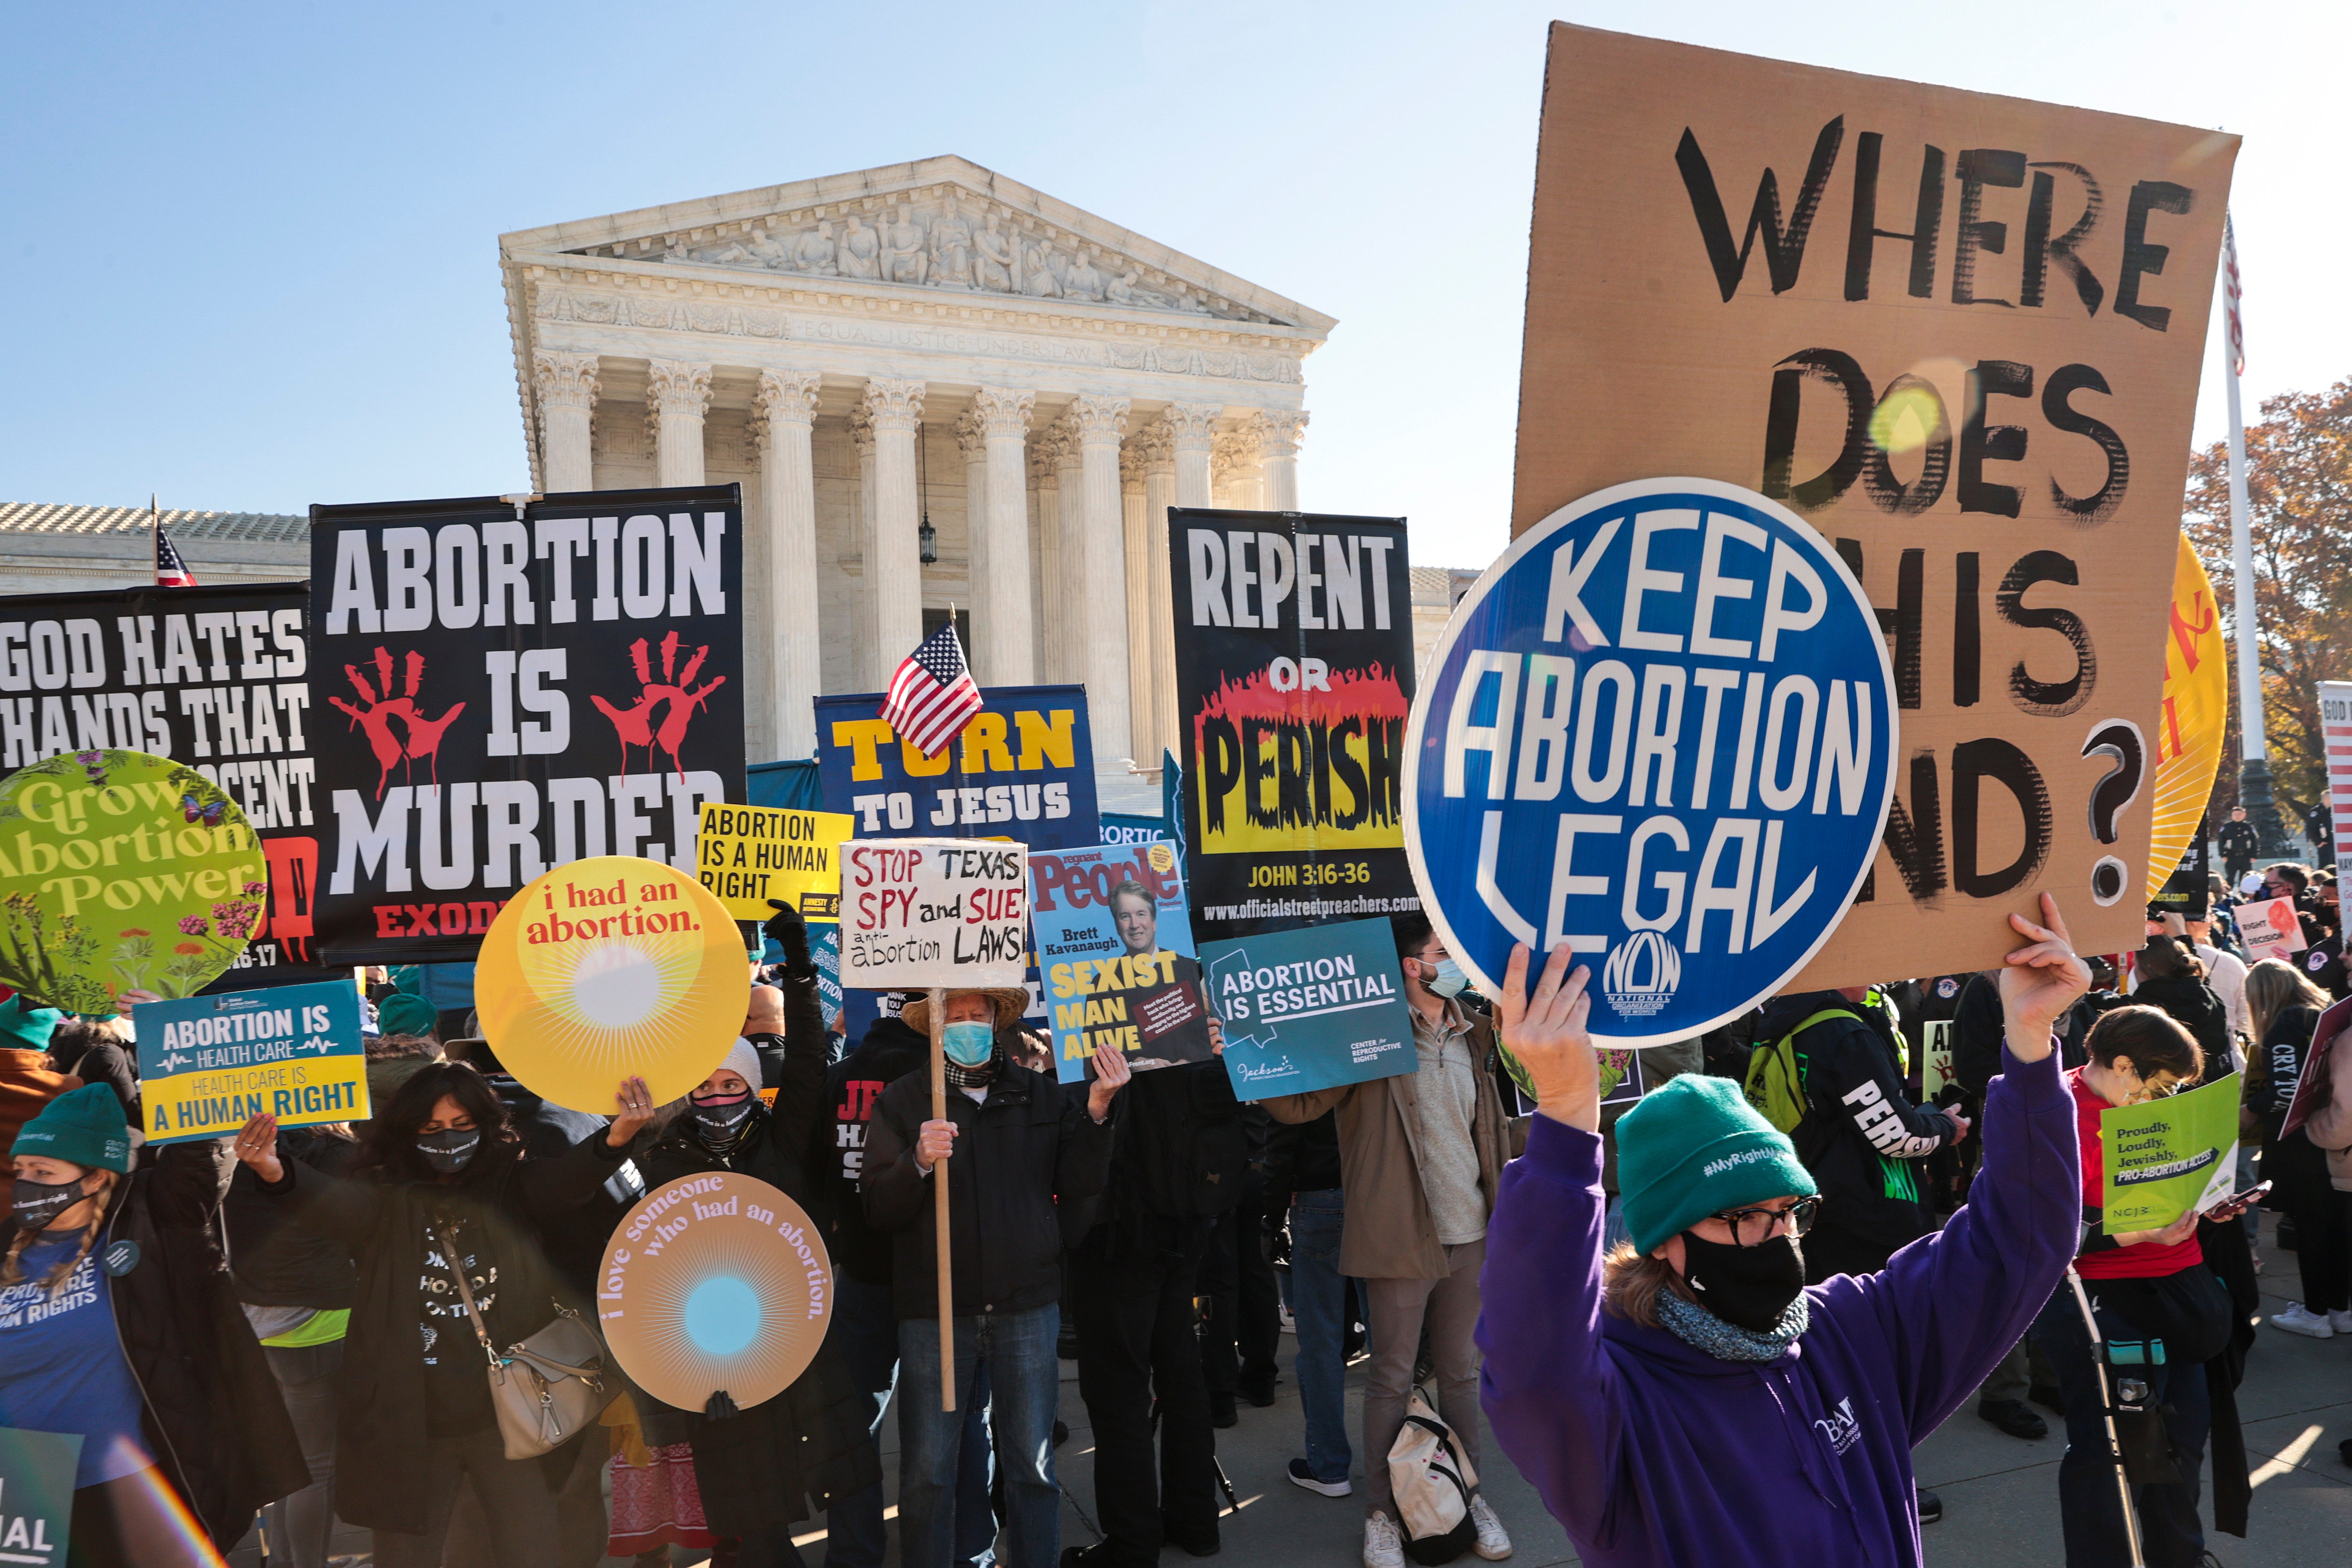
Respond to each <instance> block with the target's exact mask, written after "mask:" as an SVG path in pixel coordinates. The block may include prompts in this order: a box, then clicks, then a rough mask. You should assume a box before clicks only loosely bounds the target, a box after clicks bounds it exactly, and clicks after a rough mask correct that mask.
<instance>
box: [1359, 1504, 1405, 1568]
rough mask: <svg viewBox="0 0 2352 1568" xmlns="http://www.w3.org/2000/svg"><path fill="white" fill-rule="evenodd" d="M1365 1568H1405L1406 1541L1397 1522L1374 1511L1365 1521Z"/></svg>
mask: <svg viewBox="0 0 2352 1568" xmlns="http://www.w3.org/2000/svg"><path fill="white" fill-rule="evenodd" d="M1364 1568H1404V1539H1403V1537H1402V1536H1400V1535H1399V1534H1397V1527H1396V1521H1394V1520H1392V1519H1391V1518H1390V1517H1389V1516H1388V1515H1387V1514H1384V1513H1381V1512H1378V1511H1374V1512H1372V1513H1370V1514H1368V1515H1366V1516H1365V1519H1364Z"/></svg>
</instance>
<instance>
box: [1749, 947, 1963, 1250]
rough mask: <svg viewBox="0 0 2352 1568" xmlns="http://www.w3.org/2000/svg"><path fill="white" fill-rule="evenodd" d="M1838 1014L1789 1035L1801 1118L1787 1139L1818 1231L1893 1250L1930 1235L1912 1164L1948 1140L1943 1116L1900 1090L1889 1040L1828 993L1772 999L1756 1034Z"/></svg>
mask: <svg viewBox="0 0 2352 1568" xmlns="http://www.w3.org/2000/svg"><path fill="white" fill-rule="evenodd" d="M1834 1007H1843V1008H1845V1009H1846V1011H1845V1012H1844V1013H1843V1014H1842V1015H1841V1016H1836V1017H1832V1018H1828V1019H1825V1020H1823V1021H1822V1022H1821V1023H1818V1024H1815V1025H1814V1026H1812V1027H1811V1028H1809V1029H1806V1030H1805V1031H1803V1032H1802V1033H1801V1034H1800V1035H1798V1036H1797V1042H1796V1043H1797V1053H1798V1056H1799V1058H1800V1060H1801V1065H1802V1068H1803V1072H1804V1083H1805V1107H1806V1108H1805V1117H1804V1120H1803V1121H1800V1122H1799V1123H1798V1124H1797V1131H1796V1132H1795V1133H1794V1134H1793V1135H1792V1136H1791V1139H1790V1142H1793V1143H1795V1144H1796V1146H1797V1157H1798V1158H1799V1159H1801V1160H1802V1161H1803V1162H1804V1163H1805V1168H1806V1169H1807V1170H1809V1171H1811V1173H1813V1180H1814V1181H1815V1182H1816V1183H1818V1184H1820V1186H1821V1189H1822V1199H1823V1202H1822V1216H1821V1220H1820V1224H1821V1226H1822V1227H1823V1228H1825V1229H1829V1230H1832V1231H1838V1232H1843V1235H1844V1236H1845V1237H1847V1238H1849V1239H1850V1240H1852V1241H1853V1242H1854V1243H1855V1244H1857V1245H1858V1246H1859V1247H1864V1248H1865V1249H1868V1250H1872V1251H1883V1252H1884V1253H1886V1254H1891V1253H1893V1252H1894V1251H1895V1249H1896V1248H1897V1247H1903V1246H1905V1245H1906V1244H1908V1243H1910V1242H1913V1241H1916V1240H1917V1239H1918V1238H1919V1237H1923V1236H1925V1235H1927V1233H1928V1232H1929V1231H1930V1230H1932V1229H1934V1228H1935V1227H1934V1225H1933V1224H1932V1222H1930V1220H1929V1219H1928V1217H1927V1210H1926V1208H1925V1207H1924V1206H1923V1205H1921V1204H1920V1202H1919V1199H1918V1195H1917V1194H1918V1174H1917V1171H1918V1165H1917V1163H1918V1162H1920V1161H1923V1160H1925V1159H1926V1158H1927V1156H1928V1155H1929V1154H1931V1153H1933V1152H1935V1151H1936V1150H1937V1149H1939V1148H1941V1147H1943V1146H1944V1144H1945V1143H1947V1142H1949V1141H1950V1139H1951V1136H1952V1133H1953V1132H1954V1131H1955V1129H1954V1127H1953V1125H1952V1122H1951V1121H1950V1119H1949V1118H1948V1117H1946V1116H1945V1115H1944V1114H1943V1113H1942V1112H1940V1111H1936V1110H1920V1109H1919V1108H1918V1107H1916V1106H1915V1105H1913V1104H1912V1103H1911V1101H1910V1100H1909V1099H1908V1097H1906V1095H1905V1093H1904V1091H1903V1076H1902V1073H1901V1071H1900V1069H1899V1068H1898V1066H1897V1063H1896V1058H1895V1045H1894V1041H1893V1039H1892V1038H1891V1031H1890V1032H1889V1034H1885V1035H1882V1034H1881V1033H1880V1032H1879V1030H1878V1029H1877V1028H1875V1027H1873V1026H1872V1025H1871V1024H1870V1023H1869V1022H1867V1021H1866V1020H1864V1018H1863V1017H1861V1016H1859V1010H1858V1009H1857V1008H1856V1007H1855V1005H1853V1004H1851V1003H1848V1002H1846V1001H1845V1000H1844V998H1843V997H1841V996H1840V995H1839V994H1837V993H1836V992H1834V991H1809V992H1802V993H1800V994H1796V995H1793V996H1781V997H1779V998H1777V999H1776V1000H1774V1001H1773V1002H1772V1003H1771V1004H1770V1005H1769V1006H1767V1007H1766V1009H1765V1013H1764V1022H1763V1024H1762V1026H1760V1027H1759V1028H1758V1030H1757V1031H1756V1034H1757V1038H1759V1039H1760V1040H1776V1039H1779V1038H1780V1037H1781V1036H1783V1035H1786V1034H1787V1033H1789V1031H1790V1030H1791V1029H1793V1028H1795V1027H1796V1026H1797V1025H1798V1024H1800V1023H1801V1022H1802V1021H1803V1020H1804V1019H1806V1018H1808V1017H1810V1016H1812V1015H1813V1014H1815V1013H1819V1012H1822V1011H1823V1010H1825V1009H1829V1008H1834Z"/></svg>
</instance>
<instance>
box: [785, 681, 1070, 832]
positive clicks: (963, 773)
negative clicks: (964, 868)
mask: <svg viewBox="0 0 2352 1568" xmlns="http://www.w3.org/2000/svg"><path fill="white" fill-rule="evenodd" d="M980 695H981V701H982V707H981V710H980V711H979V712H977V713H975V714H973V715H972V717H971V722H970V723H969V724H967V725H965V726H964V728H963V731H962V733H961V735H959V736H958V737H957V738H956V739H955V740H954V741H952V742H949V744H948V745H947V747H946V748H945V749H943V750H941V751H940V752H939V753H938V754H937V755H935V756H927V755H925V754H924V753H923V752H920V751H918V750H917V749H916V748H915V747H914V745H913V744H911V743H910V742H905V741H901V740H899V739H898V733H897V732H896V731H893V730H892V729H891V728H890V721H888V720H887V719H880V718H877V717H876V716H875V715H876V713H877V711H878V710H880V708H881V706H882V697H881V695H880V694H879V693H878V692H877V693H876V694H874V695H871V696H864V697H820V698H818V699H817V700H816V732H817V752H816V762H817V779H818V782H819V784H821V785H822V787H823V788H824V808H825V809H826V810H827V811H835V812H846V813H848V814H850V815H851V816H855V817H856V823H857V836H858V837H861V838H898V837H926V838H941V837H946V838H1011V839H1015V840H1018V841H1019V842H1021V843H1023V844H1026V845H1027V846H1029V847H1030V848H1032V849H1076V848H1078V847H1083V846H1086V845H1091V844H1096V843H1099V842H1100V841H1101V832H1102V828H1101V821H1100V818H1099V816H1098V815H1097V811H1096V808H1095V763H1094V735H1093V731H1092V730H1091V729H1090V728H1089V727H1088V725H1087V690H1086V688H1085V687H1083V686H991V687H984V688H982V690H981V694H980Z"/></svg>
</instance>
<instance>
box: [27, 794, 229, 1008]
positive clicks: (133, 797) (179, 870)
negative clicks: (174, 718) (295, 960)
mask: <svg viewBox="0 0 2352 1568" xmlns="http://www.w3.org/2000/svg"><path fill="white" fill-rule="evenodd" d="M268 886H269V884H268V869H267V867H266V864H265V862H264V860H263V858H262V854H261V847H260V844H259V843H258V842H257V840H256V839H255V837H254V836H253V829H252V828H251V827H250V826H247V823H246V820H245V813H244V812H242V811H240V810H238V809H237V806H236V802H234V801H232V800H230V799H229V798H228V796H226V795H224V794H222V793H221V789H220V786H219V785H218V784H215V783H213V781H212V780H210V779H208V778H206V777H205V775H204V774H202V773H197V772H196V771H195V770H194V769H193V768H189V767H185V766H183V765H182V764H181V763H175V762H173V761H172V760H171V759H170V758H168V757H151V756H149V755H148V754H147V753H145V752H112V751H102V752H72V753H70V754H68V755H65V756H58V757H51V758H49V759H48V760H47V761H46V762H39V763H34V764H33V765H32V766H30V767H27V768H20V769H18V770H17V771H16V773H11V774H9V775H8V776H7V777H6V778H5V779H0V984H5V985H13V986H15V987H16V989H17V990H19V991H21V992H23V993H25V994H26V995H27V996H30V997H32V998H33V999H34V1000H35V1001H37V1002H44V1003H47V1005H50V1006H52V1007H61V1008H63V1009H65V1010H66V1011H67V1012H69V1013H95V1014H100V1015H104V1014H110V1013H115V1012H119V1011H123V1010H124V1009H123V1008H122V1007H121V1004H120V1003H119V1002H118V1001H117V998H118V997H120V996H121V994H122V993H123V992H125V991H152V992H153V993H154V994H156V995H158V996H189V995H193V994H195V993H196V992H197V991H200V990H202V989H203V988H204V987H205V985H207V984H211V983H212V982H213V980H215V978H217V977H218V976H219V974H220V973H221V972H222V971H223V970H225V969H226V968H227V967H228V966H229V965H230V964H231V963H234V962H236V955H237V954H238V953H240V952H243V951H245V945H246V943H247V941H249V940H250V939H251V938H252V937H253V935H254V933H255V931H256V930H257V928H258V927H259V926H260V924H261V920H262V914H263V910H265V908H266V907H267V894H268Z"/></svg>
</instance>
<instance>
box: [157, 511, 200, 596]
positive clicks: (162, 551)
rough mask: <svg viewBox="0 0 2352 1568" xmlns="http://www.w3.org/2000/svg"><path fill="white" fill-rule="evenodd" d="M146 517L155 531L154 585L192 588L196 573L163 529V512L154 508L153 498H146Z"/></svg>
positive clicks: (194, 583)
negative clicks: (190, 568)
mask: <svg viewBox="0 0 2352 1568" xmlns="http://www.w3.org/2000/svg"><path fill="white" fill-rule="evenodd" d="M147 517H148V521H149V522H150V523H151V524H152V526H153V529H154V533H155V586H157V587H158V588H193V587H194V586H195V585H196V574H194V573H193V572H191V571H189V570H188V563H187V562H186V561H185V560H184V559H182V557H181V555H180V547H179V546H178V545H176V544H174V543H173V542H172V536H171V535H170V534H168V533H166V532H164V531H163V513H162V512H161V511H159V510H156V506H155V498H154V497H153V496H149V497H148V498H147Z"/></svg>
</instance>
